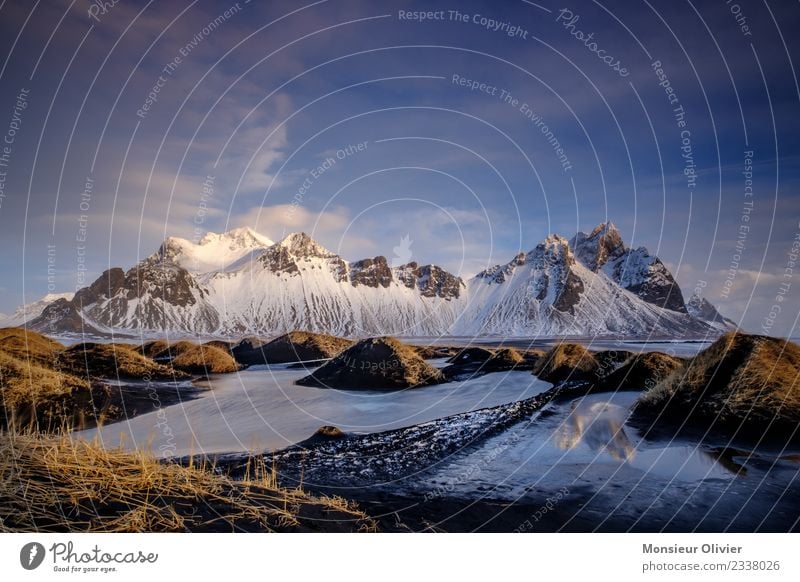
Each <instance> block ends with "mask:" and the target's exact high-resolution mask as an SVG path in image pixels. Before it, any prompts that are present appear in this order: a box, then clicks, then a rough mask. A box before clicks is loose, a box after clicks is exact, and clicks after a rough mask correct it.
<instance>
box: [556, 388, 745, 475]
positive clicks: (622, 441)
mask: <svg viewBox="0 0 800 582" xmlns="http://www.w3.org/2000/svg"><path fill="white" fill-rule="evenodd" d="M621 398H622V399H623V400H620V396H618V395H610V394H598V395H592V396H587V397H585V398H582V399H580V400H577V401H575V402H574V403H573V404H572V407H571V409H570V412H569V415H568V416H567V417H566V418H565V419H564V421H563V422H562V423H561V424H560V425H559V426H558V428H557V429H556V431H555V435H554V442H555V443H556V446H558V447H559V448H560V449H562V450H575V449H578V448H580V447H582V446H583V447H586V448H588V449H589V450H590V451H592V452H594V453H601V454H602V455H603V456H605V455H607V456H608V457H611V458H612V459H614V460H616V461H619V462H624V463H626V464H627V465H629V466H631V467H635V468H637V469H639V470H641V471H644V472H645V473H648V474H651V475H658V476H661V477H665V478H669V479H679V480H682V481H697V480H703V479H713V478H732V477H734V476H735V475H741V476H744V475H746V474H747V471H746V470H745V469H744V467H742V466H741V465H739V464H738V463H736V462H735V461H734V459H733V457H734V456H735V454H734V452H732V451H727V452H726V451H724V450H720V449H710V450H709V449H706V448H703V447H701V446H697V445H696V446H688V445H680V444H676V443H673V442H670V443H666V444H667V446H663V445H662V446H653V444H652V443H650V444H648V443H645V442H643V441H641V439H639V438H638V435H636V434H635V431H634V429H632V428H630V427H626V426H625V422H626V421H627V419H628V416H629V414H630V405H629V404H628V403H627V402H625V401H624V398H625V396H623V397H621ZM615 401H619V404H617V403H615Z"/></svg>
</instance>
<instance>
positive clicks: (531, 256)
mask: <svg viewBox="0 0 800 582" xmlns="http://www.w3.org/2000/svg"><path fill="white" fill-rule="evenodd" d="M516 260H517V257H515V258H514V259H512V263H513V262H515V261H516ZM525 260H526V262H529V263H535V264H539V265H543V264H554V263H563V264H564V265H565V266H566V267H569V266H571V265H574V264H575V256H574V254H573V252H572V248H571V247H570V244H569V241H568V240H567V239H565V238H564V237H563V236H561V235H558V234H549V235H547V237H545V239H544V240H543V241H542V242H540V243H539V244H538V245H536V248H534V249H533V250H532V251H531V252H529V253H528V254H527V255H526V257H525Z"/></svg>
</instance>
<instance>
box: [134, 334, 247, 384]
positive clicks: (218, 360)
mask: <svg viewBox="0 0 800 582" xmlns="http://www.w3.org/2000/svg"><path fill="white" fill-rule="evenodd" d="M136 351H137V352H139V353H140V354H142V355H144V356H146V357H148V358H151V359H152V360H154V361H155V362H157V363H159V364H163V365H165V366H168V367H171V368H173V369H174V370H176V371H178V372H186V373H188V374H201V375H208V374H227V373H230V372H236V371H237V370H239V369H240V367H241V366H240V365H239V364H238V363H237V362H236V360H235V359H234V357H233V356H232V355H231V354H230V352H228V351H227V350H224V349H221V348H218V347H215V346H213V345H208V344H198V343H195V342H190V341H185V340H184V341H178V342H175V343H169V342H166V341H163V340H157V341H151V342H147V343H145V344H142V345H141V346H140V347H138V348H137V349H136Z"/></svg>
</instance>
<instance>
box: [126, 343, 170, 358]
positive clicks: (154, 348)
mask: <svg viewBox="0 0 800 582" xmlns="http://www.w3.org/2000/svg"><path fill="white" fill-rule="evenodd" d="M134 349H135V350H136V351H137V352H139V353H140V354H142V355H143V356H146V357H148V358H156V357H158V356H159V355H161V354H163V353H165V352H166V351H167V350H168V349H169V342H168V341H165V340H154V341H150V342H145V343H143V344H142V345H140V346H135V347H134Z"/></svg>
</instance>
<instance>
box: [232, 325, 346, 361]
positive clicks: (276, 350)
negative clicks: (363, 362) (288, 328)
mask: <svg viewBox="0 0 800 582" xmlns="http://www.w3.org/2000/svg"><path fill="white" fill-rule="evenodd" d="M246 341H247V343H245V341H243V342H242V344H240V346H237V347H236V348H234V350H233V354H234V356H235V357H236V360H237V361H238V362H241V363H242V364H248V365H253V364H286V363H293V362H307V361H314V360H327V359H330V358H332V357H334V356H336V355H338V354H340V353H341V352H342V351H344V350H345V349H347V348H348V347H349V346H351V345H352V344H353V342H351V341H350V340H347V339H344V338H340V337H336V336H333V335H328V334H324V333H312V332H308V331H292V332H289V333H287V334H284V335H282V336H279V337H277V338H275V339H273V340H272V341H269V342H266V343H263V344H259V343H258V342H254V341H252V340H246Z"/></svg>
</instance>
